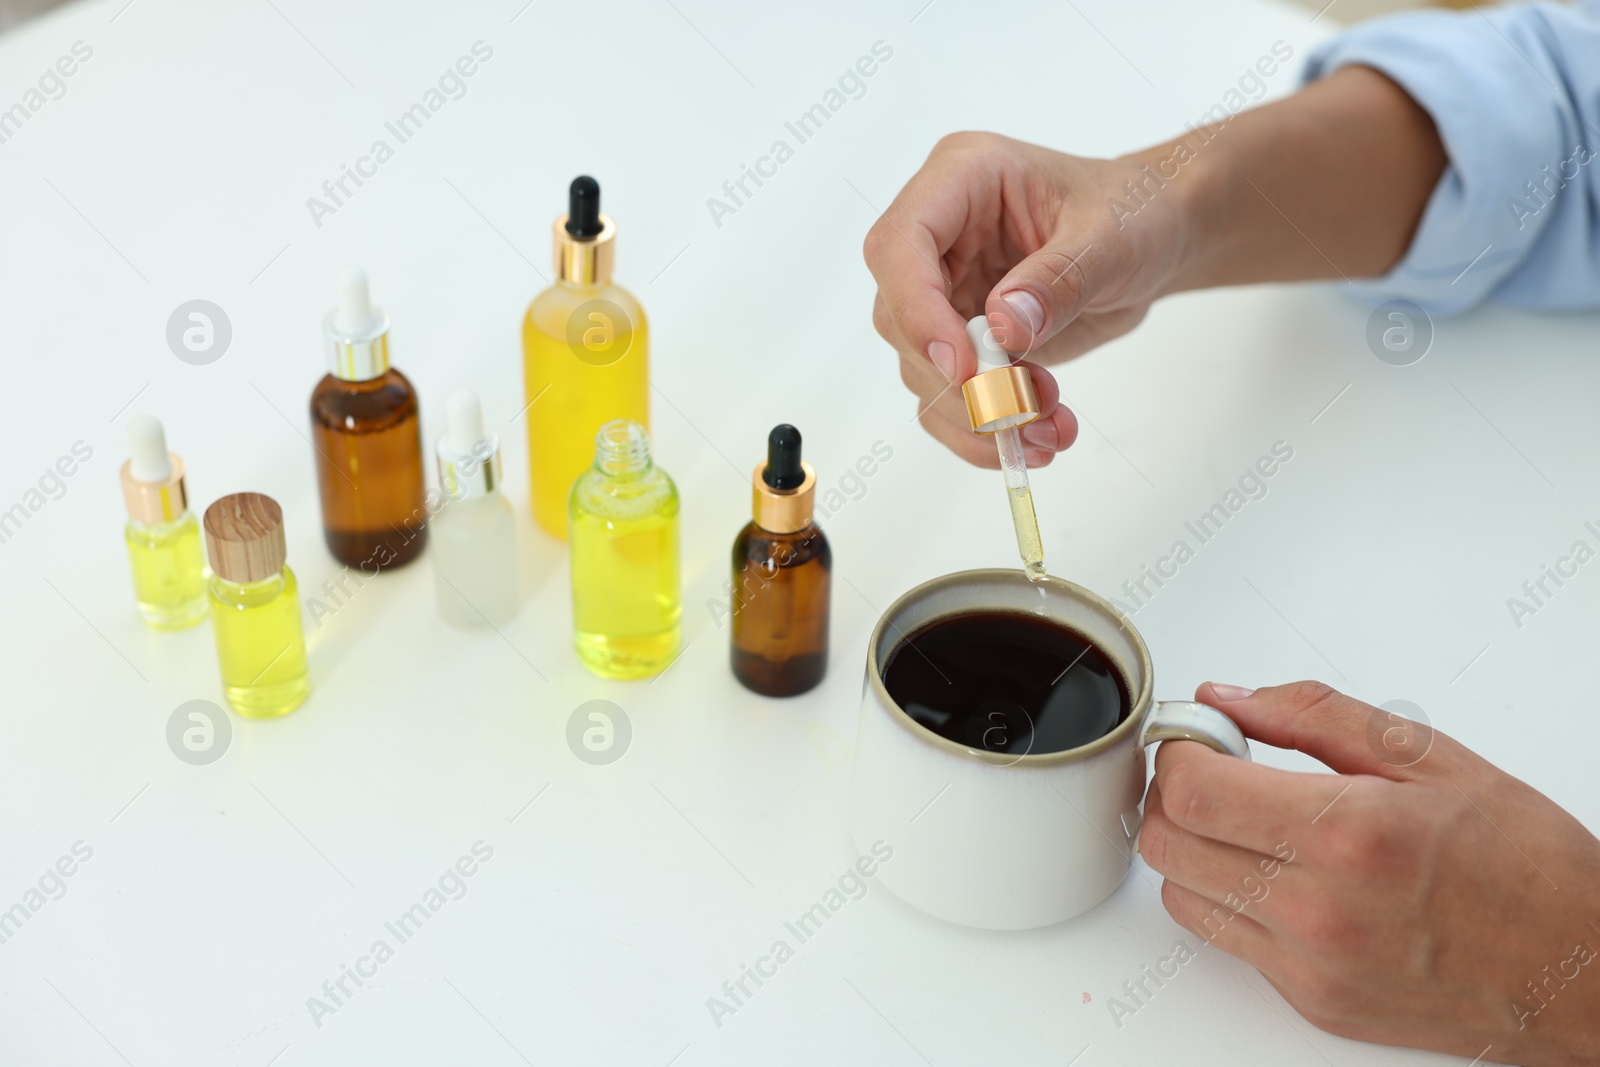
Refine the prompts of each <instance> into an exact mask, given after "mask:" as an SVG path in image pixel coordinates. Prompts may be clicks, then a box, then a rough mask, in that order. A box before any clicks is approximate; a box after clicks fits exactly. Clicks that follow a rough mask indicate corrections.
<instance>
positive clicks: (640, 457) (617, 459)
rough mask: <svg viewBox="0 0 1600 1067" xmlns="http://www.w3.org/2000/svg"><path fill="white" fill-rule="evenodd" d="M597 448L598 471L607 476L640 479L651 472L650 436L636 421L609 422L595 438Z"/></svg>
mask: <svg viewBox="0 0 1600 1067" xmlns="http://www.w3.org/2000/svg"><path fill="white" fill-rule="evenodd" d="M594 446H595V447H594V467H595V470H597V471H599V472H600V473H601V474H604V475H606V476H607V477H610V478H638V477H640V476H642V475H645V474H648V473H649V472H650V468H651V466H652V463H651V459H650V437H649V435H648V434H647V433H645V429H644V427H643V426H640V425H639V424H638V423H636V422H629V421H627V420H623V419H619V420H617V421H615V422H608V423H606V424H605V425H604V426H602V427H600V432H599V433H598V434H596V435H595V441H594Z"/></svg>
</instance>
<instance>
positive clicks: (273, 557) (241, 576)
mask: <svg viewBox="0 0 1600 1067" xmlns="http://www.w3.org/2000/svg"><path fill="white" fill-rule="evenodd" d="M205 528H206V557H207V558H208V559H209V560H210V561H211V570H212V572H213V573H214V574H216V576H217V577H219V578H222V579H225V580H226V581H230V582H238V583H240V584H243V583H245V582H262V581H266V580H267V579H268V578H271V577H272V576H273V575H274V574H277V573H278V572H279V571H281V570H283V563H284V560H285V559H287V558H288V555H289V550H288V548H287V547H286V546H285V544H284V539H283V509H282V508H280V507H279V506H278V502H277V501H276V500H273V499H272V498H271V497H270V496H265V495H263V494H261V493H234V494H232V495H231V496H225V497H223V498H222V499H221V500H218V501H217V502H216V503H215V504H212V505H211V506H210V507H209V508H206V517H205Z"/></svg>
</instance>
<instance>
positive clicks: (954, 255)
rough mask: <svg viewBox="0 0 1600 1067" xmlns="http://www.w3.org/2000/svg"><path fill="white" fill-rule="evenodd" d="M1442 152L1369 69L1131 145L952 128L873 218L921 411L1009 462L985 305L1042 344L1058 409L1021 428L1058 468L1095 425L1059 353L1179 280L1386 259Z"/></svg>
mask: <svg viewBox="0 0 1600 1067" xmlns="http://www.w3.org/2000/svg"><path fill="white" fill-rule="evenodd" d="M1444 164H1445V156H1444V148H1443V146H1442V145H1441V143H1440V141H1439V136H1438V133H1437V132H1436V131H1435V130H1434V128H1433V122H1432V120H1431V119H1430V118H1429V117H1428V116H1427V114H1426V113H1424V112H1423V110H1422V109H1421V108H1420V107H1418V106H1417V105H1416V103H1415V102H1413V101H1412V99H1411V98H1410V97H1409V96H1407V95H1406V93H1405V91H1404V90H1402V89H1401V88H1400V87H1399V86H1398V85H1396V84H1394V83H1393V82H1391V81H1389V79H1388V78H1386V77H1384V76H1383V75H1382V74H1379V73H1378V72H1377V71H1374V70H1371V69H1368V68H1365V67H1346V68H1344V69H1342V70H1339V71H1336V72H1335V73H1333V74H1331V75H1329V76H1328V77H1326V78H1324V79H1322V80H1320V81H1318V82H1316V83H1314V84H1313V85H1310V86H1308V87H1307V88H1305V89H1303V90H1301V91H1300V92H1298V93H1295V94H1294V95H1293V96H1290V97H1287V98H1286V99H1283V100H1279V101H1275V102H1273V103H1270V104H1266V105H1264V106H1262V107H1259V108H1255V109H1253V110H1250V111H1245V112H1242V113H1240V114H1238V115H1236V116H1234V117H1232V118H1230V119H1228V120H1226V121H1225V122H1223V123H1221V124H1218V125H1214V126H1208V127H1204V128H1202V129H1199V130H1192V131H1190V132H1189V133H1187V134H1185V135H1184V136H1183V137H1180V138H1178V139H1176V140H1173V141H1169V142H1166V143H1165V144H1160V145H1156V146H1155V147H1153V148H1149V149H1145V150H1144V151H1141V152H1136V153H1134V154H1132V155H1129V156H1123V157H1122V158H1120V159H1085V158H1082V157H1079V156H1069V155H1065V154H1063V153H1061V152H1053V151H1051V150H1050V149H1048V148H1041V147H1039V146H1038V145H1031V144H1025V143H1023V142H1021V141H1013V140H1012V139H1011V138H1009V137H1002V136H1000V135H998V134H993V133H957V134H952V135H951V136H949V137H946V138H944V139H943V140H941V141H940V142H939V143H938V144H937V145H936V146H935V147H934V149H933V152H932V154H930V155H929V156H928V160H927V162H926V163H924V164H923V165H922V169H921V170H919V171H917V173H916V174H915V175H914V176H913V177H912V178H911V180H910V181H909V182H907V183H906V187H905V188H904V189H902V190H901V191H900V195H899V196H897V197H895V199H894V202H893V203H892V204H890V205H889V209H888V210H887V211H885V212H884V213H883V217H882V218H880V219H879V220H878V221H877V223H876V224H875V225H874V226H873V227H872V229H871V230H870V231H868V233H867V240H866V246H865V249H864V251H865V254H866V259H867V267H868V268H869V269H870V270H871V271H872V276H873V278H874V279H876V281H877V283H878V296H877V299H876V301H875V302H874V304H873V309H872V321H873V323H874V325H876V326H877V328H878V333H880V334H881V335H883V339H884V340H886V341H888V342H889V343H890V344H891V345H893V346H894V347H895V350H896V351H897V352H898V353H899V356H900V377H901V378H902V379H903V380H904V381H905V383H906V385H907V387H909V388H910V389H911V391H912V392H913V393H915V394H916V395H917V410H918V411H919V412H920V413H921V421H922V425H923V426H924V427H926V428H927V429H928V431H929V432H930V433H932V434H933V435H934V436H935V437H937V438H938V439H939V440H940V441H943V442H944V443H945V444H946V445H948V446H949V447H950V449H951V450H952V451H954V452H955V453H956V454H957V455H959V456H961V457H962V458H963V459H966V460H968V461H970V462H972V463H976V464H979V465H981V466H987V467H994V466H997V465H998V462H997V460H996V458H995V451H994V446H993V444H991V443H990V442H989V441H987V440H984V439H983V438H982V437H981V436H980V435H978V434H975V433H973V432H972V431H971V428H970V426H969V424H968V422H967V413H966V408H965V406H964V405H963V402H962V398H961V388H960V387H961V383H963V382H965V381H966V380H967V379H968V378H970V377H972V375H973V374H974V373H975V372H976V370H977V353H975V352H974V351H973V350H972V344H971V342H969V341H968V340H967V335H966V330H965V324H966V321H967V320H968V319H970V318H971V317H972V316H974V315H978V314H984V315H987V316H988V317H989V323H990V325H991V326H993V327H994V328H995V329H996V330H997V331H998V332H999V334H1000V342H1001V344H1003V345H1004V346H1005V347H1006V349H1007V350H1008V351H1010V352H1012V353H1015V354H1019V355H1026V357H1027V359H1028V362H1029V371H1030V372H1031V373H1032V375H1033V382H1034V388H1035V390H1036V391H1037V392H1038V394H1039V406H1040V413H1039V415H1040V417H1039V419H1038V420H1037V421H1036V422H1034V423H1032V424H1031V425H1029V426H1028V427H1026V428H1025V429H1024V430H1023V431H1022V436H1023V439H1024V441H1025V442H1026V445H1027V458H1028V465H1029V466H1040V465H1042V464H1044V463H1048V462H1049V461H1050V459H1051V458H1052V457H1053V456H1054V455H1055V453H1056V452H1059V451H1061V450H1062V449H1064V448H1066V447H1067V446H1068V445H1070V444H1072V442H1073V440H1074V439H1075V438H1076V437H1077V434H1078V422H1077V420H1076V419H1075V418H1073V415H1072V412H1070V411H1068V410H1067V409H1066V408H1065V407H1062V406H1061V404H1060V396H1061V392H1060V389H1059V388H1058V387H1057V386H1056V381H1055V378H1054V377H1052V376H1051V374H1050V373H1049V372H1048V371H1046V370H1044V368H1043V365H1046V364H1052V363H1059V362H1060V361H1062V360H1064V359H1071V358H1072V357H1073V356H1078V355H1081V354H1083V353H1084V352H1087V351H1089V350H1090V349H1091V348H1094V347H1095V346H1096V345H1099V344H1102V343H1104V342H1106V341H1109V340H1111V339H1112V338H1114V337H1120V336H1121V335H1122V334H1125V333H1127V332H1128V331H1129V330H1131V329H1133V328H1134V327H1135V326H1137V325H1138V324H1139V322H1140V321H1141V320H1142V319H1143V318H1144V316H1145V312H1146V311H1148V310H1149V308H1150V304H1151V302H1152V301H1154V300H1156V299H1157V298H1158V297H1161V296H1164V295H1166V294H1168V293H1174V292H1179V291H1182V290H1186V289H1199V288H1204V287H1207V286H1215V285H1239V284H1243V283H1249V282H1261V281H1291V280H1295V279H1302V278H1340V277H1342V278H1347V279H1348V278H1357V277H1370V276H1372V275H1375V274H1381V273H1383V272H1384V271H1386V270H1388V269H1389V268H1390V267H1391V266H1393V264H1394V263H1395V262H1396V261H1397V260H1398V259H1399V258H1400V256H1401V254H1402V253H1403V252H1404V251H1405V249H1406V247H1407V245H1409V244H1410V241H1411V235H1412V233H1413V231H1414V230H1415V229H1416V225H1417V221H1418V219H1420V218H1421V216H1422V210H1423V207H1424V205H1425V204H1426V203H1427V200H1428V197H1429V196H1430V195H1431V194H1432V192H1433V188H1434V185H1435V184H1436V183H1437V182H1438V180H1439V175H1440V174H1441V173H1442V171H1443V170H1444Z"/></svg>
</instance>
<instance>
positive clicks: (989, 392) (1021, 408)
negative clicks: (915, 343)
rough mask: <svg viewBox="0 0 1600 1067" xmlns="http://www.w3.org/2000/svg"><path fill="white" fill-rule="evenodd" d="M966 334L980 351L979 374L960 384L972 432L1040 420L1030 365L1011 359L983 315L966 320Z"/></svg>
mask: <svg viewBox="0 0 1600 1067" xmlns="http://www.w3.org/2000/svg"><path fill="white" fill-rule="evenodd" d="M967 336H968V337H969V338H970V339H971V340H972V347H973V348H975V349H977V352H978V373H977V374H974V375H973V376H972V377H971V378H968V379H967V381H966V382H965V383H963V384H962V386H961V395H962V396H963V397H965V398H966V401H967V418H968V420H970V421H971V423H972V429H973V432H975V433H995V432H997V431H1000V430H1007V429H1011V428H1012V427H1016V426H1026V425H1027V424H1028V423H1030V422H1032V421H1033V420H1034V419H1037V418H1038V417H1039V397H1038V395H1037V394H1036V393H1035V392H1034V391H1033V379H1032V378H1031V377H1030V376H1029V375H1028V368H1027V367H1025V366H1023V365H1022V364H1020V363H1012V362H1011V356H1010V355H1009V354H1008V353H1007V352H1006V350H1005V349H1004V348H1002V347H1000V342H999V341H998V340H996V339H995V336H994V331H993V330H992V329H990V328H989V324H988V322H987V321H986V320H985V319H984V317H983V316H982V315H979V316H977V317H975V318H973V319H972V320H971V321H969V322H968V323H967Z"/></svg>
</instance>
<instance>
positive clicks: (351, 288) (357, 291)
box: [333, 267, 377, 337]
mask: <svg viewBox="0 0 1600 1067" xmlns="http://www.w3.org/2000/svg"><path fill="white" fill-rule="evenodd" d="M376 317H377V316H375V315H373V313H372V293H371V291H370V290H369V289H368V287H367V272H366V271H364V270H362V269H361V268H360V267H346V268H345V269H344V270H342V271H340V272H339V307H338V310H337V311H336V312H335V313H334V317H333V328H334V329H335V330H336V331H337V332H338V333H339V334H341V335H342V336H345V337H364V336H366V335H367V334H369V333H371V332H372V327H373V320H374V319H375V318H376Z"/></svg>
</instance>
